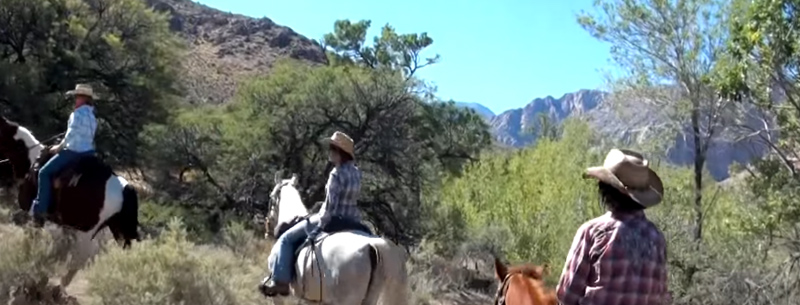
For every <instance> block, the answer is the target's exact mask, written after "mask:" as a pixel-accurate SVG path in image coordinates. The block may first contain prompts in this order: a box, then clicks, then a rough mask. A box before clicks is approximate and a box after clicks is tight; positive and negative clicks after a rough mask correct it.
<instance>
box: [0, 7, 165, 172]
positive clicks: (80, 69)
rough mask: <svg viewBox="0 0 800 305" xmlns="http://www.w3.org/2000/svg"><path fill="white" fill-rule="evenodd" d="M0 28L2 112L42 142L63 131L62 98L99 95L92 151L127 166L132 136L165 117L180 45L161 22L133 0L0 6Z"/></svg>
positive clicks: (132, 154) (134, 138) (66, 109)
mask: <svg viewBox="0 0 800 305" xmlns="http://www.w3.org/2000/svg"><path fill="white" fill-rule="evenodd" d="M0 28H1V29H3V30H2V32H3V34H2V35H0V36H1V37H0V96H2V97H3V98H2V99H0V100H1V101H0V102H2V104H3V105H4V107H3V108H4V109H3V114H4V115H6V116H8V117H9V118H11V119H14V120H16V121H19V122H20V123H22V124H24V125H26V126H28V127H30V128H31V129H32V130H33V131H34V132H36V133H37V134H38V135H39V137H40V138H42V139H44V138H46V137H48V136H49V135H52V134H55V133H58V132H62V131H63V130H64V128H65V126H66V119H67V115H68V113H69V112H70V110H71V107H70V105H68V104H67V103H65V102H64V101H63V93H64V92H65V91H67V90H70V89H72V88H74V86H75V83H77V82H87V83H90V84H92V85H93V86H94V87H95V88H96V89H95V90H96V91H97V92H98V94H99V95H100V97H101V100H100V101H99V103H98V106H97V108H98V118H99V120H100V125H101V126H100V128H99V133H98V144H99V148H100V151H101V152H103V153H104V154H105V156H106V157H107V159H108V160H109V161H111V162H112V163H115V164H120V163H122V164H131V163H133V162H134V160H135V158H136V155H137V151H138V150H137V145H138V144H139V142H138V137H137V135H138V133H139V132H140V131H141V130H142V128H143V126H144V125H146V124H147V123H149V122H154V121H160V120H163V119H165V118H166V116H167V106H168V105H169V103H170V102H171V101H172V100H173V99H174V94H175V93H176V92H175V90H174V89H173V80H174V79H175V76H176V71H175V65H174V62H175V61H176V60H177V56H178V55H179V53H178V52H179V50H180V49H181V48H180V46H181V45H180V44H179V43H178V40H177V38H176V37H175V36H174V35H173V34H172V33H171V32H170V31H169V28H168V26H167V19H166V16H165V15H163V14H158V13H155V12H153V11H152V10H151V9H149V8H147V6H146V4H145V3H144V2H142V1H138V0H104V1H80V0H33V1H19V0H2V1H0ZM32 101H35V102H32Z"/></svg>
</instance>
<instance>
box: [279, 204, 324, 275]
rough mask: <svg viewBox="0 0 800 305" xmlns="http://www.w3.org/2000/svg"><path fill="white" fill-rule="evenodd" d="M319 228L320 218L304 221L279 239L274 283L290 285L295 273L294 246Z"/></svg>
mask: <svg viewBox="0 0 800 305" xmlns="http://www.w3.org/2000/svg"><path fill="white" fill-rule="evenodd" d="M318 227H319V217H313V216H312V217H311V218H310V219H309V220H308V221H306V220H303V221H301V222H299V223H297V224H296V225H294V226H293V227H291V228H290V229H289V230H286V233H283V235H281V237H278V241H277V242H276V243H275V247H279V248H278V252H277V257H276V258H275V265H274V266H270V269H271V270H272V281H273V282H275V283H289V282H290V281H291V280H292V272H293V271H294V252H295V250H296V249H295V248H294V246H295V245H297V244H298V243H300V242H302V241H303V240H305V239H306V238H308V233H310V232H311V231H314V230H315V229H317V228H318Z"/></svg>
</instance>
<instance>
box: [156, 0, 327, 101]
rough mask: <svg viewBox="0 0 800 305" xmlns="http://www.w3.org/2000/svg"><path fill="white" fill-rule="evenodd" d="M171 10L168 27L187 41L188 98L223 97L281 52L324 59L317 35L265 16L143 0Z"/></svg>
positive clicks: (180, 1) (186, 0)
mask: <svg viewBox="0 0 800 305" xmlns="http://www.w3.org/2000/svg"><path fill="white" fill-rule="evenodd" d="M146 3H147V4H148V5H150V6H152V7H153V8H154V9H155V10H157V11H162V12H169V13H170V15H171V17H170V18H171V19H170V28H171V29H172V30H173V31H175V32H177V33H178V34H179V36H181V37H182V38H183V39H184V41H185V42H186V46H187V51H188V53H187V54H186V56H185V57H184V60H183V67H184V70H185V73H186V74H185V76H184V77H182V79H181V82H182V83H181V85H182V86H183V87H184V89H186V91H187V93H188V96H187V99H188V100H189V101H190V102H192V103H222V102H225V101H227V100H228V99H230V98H231V97H232V96H233V95H234V91H235V88H236V84H237V83H238V82H239V81H241V79H242V77H246V76H249V75H252V74H254V73H265V72H269V69H270V68H271V67H272V65H273V64H274V63H275V61H276V60H277V59H280V58H295V59H300V60H305V61H308V62H311V63H320V64H324V63H327V59H326V57H325V52H324V51H323V50H322V47H321V46H320V45H319V44H318V43H317V42H315V41H313V40H311V39H308V38H306V37H304V36H302V35H300V34H298V33H296V32H294V31H293V30H292V29H290V28H288V27H285V26H281V25H278V24H276V23H274V22H272V20H270V19H268V18H258V19H257V18H251V17H247V16H243V15H236V14H231V13H226V12H222V11H220V10H217V9H214V8H210V7H207V6H205V5H202V4H199V3H196V2H193V1H191V0H146Z"/></svg>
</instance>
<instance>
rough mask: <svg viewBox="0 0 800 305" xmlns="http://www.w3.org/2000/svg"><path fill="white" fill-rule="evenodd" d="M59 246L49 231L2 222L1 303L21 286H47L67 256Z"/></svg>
mask: <svg viewBox="0 0 800 305" xmlns="http://www.w3.org/2000/svg"><path fill="white" fill-rule="evenodd" d="M58 245H59V244H58V243H56V240H54V238H53V236H51V235H50V234H48V233H47V232H46V231H45V230H38V229H32V228H28V227H26V228H20V227H13V226H4V225H0V249H2V250H0V303H5V302H7V301H8V300H7V298H8V296H9V294H10V293H11V292H12V291H14V290H17V289H23V290H26V293H31V294H35V293H37V292H41V291H43V289H45V288H46V284H47V279H48V278H49V276H50V275H52V274H53V273H54V271H55V270H56V268H57V267H58V264H59V262H61V261H62V260H61V258H63V256H62V255H61V254H63V253H62V252H60V251H57V250H59V249H60V247H59V246H58Z"/></svg>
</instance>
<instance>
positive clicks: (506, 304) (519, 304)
mask: <svg viewBox="0 0 800 305" xmlns="http://www.w3.org/2000/svg"><path fill="white" fill-rule="evenodd" d="M494 270H495V276H496V277H497V280H498V281H499V282H500V285H499V286H498V288H497V295H496V296H495V299H494V304H495V305H557V304H558V300H557V299H556V293H555V291H553V290H552V289H549V288H547V287H545V285H544V277H545V276H547V274H548V272H549V266H547V265H546V264H545V265H543V266H536V265H532V264H524V265H519V266H507V265H506V264H503V262H501V261H500V259H498V258H496V257H495V258H494Z"/></svg>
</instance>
